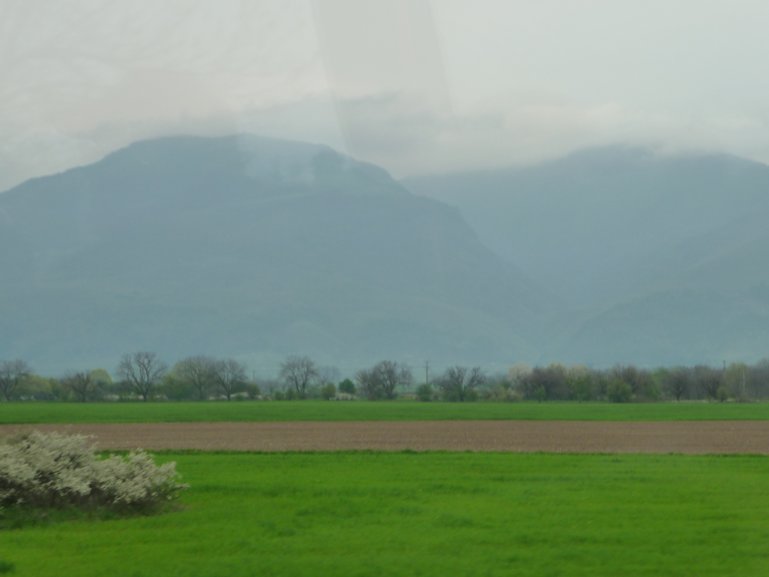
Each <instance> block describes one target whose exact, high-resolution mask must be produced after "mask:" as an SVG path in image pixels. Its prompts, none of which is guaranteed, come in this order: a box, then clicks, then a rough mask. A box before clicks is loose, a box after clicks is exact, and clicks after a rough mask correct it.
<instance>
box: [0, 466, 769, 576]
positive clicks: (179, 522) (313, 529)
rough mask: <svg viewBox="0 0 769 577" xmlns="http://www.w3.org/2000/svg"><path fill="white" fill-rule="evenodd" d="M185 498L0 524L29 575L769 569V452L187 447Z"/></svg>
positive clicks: (5, 544) (714, 572)
mask: <svg viewBox="0 0 769 577" xmlns="http://www.w3.org/2000/svg"><path fill="white" fill-rule="evenodd" d="M161 458H162V459H174V460H176V461H177V463H178V469H179V471H180V472H181V473H182V474H183V476H184V480H185V481H187V482H188V483H190V484H191V488H190V489H189V490H188V491H187V492H186V494H185V495H184V496H183V498H182V503H183V509H182V510H180V511H176V512H172V513H167V514H163V515H159V516H155V517H139V518H128V519H118V520H107V521H70V522H61V523H56V524H51V525H48V526H38V527H27V528H23V529H16V530H6V531H2V532H0V560H4V561H5V562H7V563H12V564H13V565H14V570H13V573H12V574H13V575H14V576H15V577H16V576H18V577H49V576H50V577H54V576H55V577H67V576H73V577H89V576H94V577H96V576H98V577H102V576H104V575H111V576H115V577H121V576H125V577H149V576H153V577H154V576H157V577H174V576H178V577H204V576H205V577H221V576H228V577H238V576H244V577H245V576H253V575H260V576H261V575H264V576H267V575H270V576H305V575H312V576H323V575H328V576H335V577H336V576H353V575H354V576H361V577H362V576H369V575H370V576H372V577H374V576H377V577H379V576H398V577H401V576H404V575H422V576H429V575H436V576H440V577H445V576H447V575H451V576H455V575H456V576H471V575H477V576H494V575H500V576H502V575H504V576H509V575H516V576H529V575H530V576H538V577H542V576H556V575H563V576H569V577H578V576H590V577H601V576H607V577H609V576H611V577H616V576H619V575H622V576H623V577H632V576H641V575H643V576H650V577H652V576H653V577H659V576H662V575H664V576H666V577H676V576H681V577H684V576H686V577H691V576H697V577H706V576H712V577H725V576H731V575H734V576H741V577H751V576H765V575H767V574H768V573H769V565H767V560H768V559H769V523H767V519H768V518H769V492H768V491H767V490H766V484H767V478H769V458H766V457H748V456H744V457H743V456H739V457H712V456H710V457H702V456H696V457H695V456H690V457H683V456H669V455H664V456H607V455H588V456H584V455H582V456H576V455H548V454H528V455H527V454H499V453H491V454H488V453H487V454H474V453H424V454H412V453H390V454H386V453H314V454H313V453H304V454H302V453H291V454H254V453H240V454H234V453H186V454H180V455H171V454H169V455H162V456H161Z"/></svg>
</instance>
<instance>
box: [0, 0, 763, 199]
mask: <svg viewBox="0 0 769 577" xmlns="http://www.w3.org/2000/svg"><path fill="white" fill-rule="evenodd" d="M767 31H769V2H767V1H766V0H644V1H640V0H526V1H524V0H473V1H470V0H435V1H433V2H429V1H427V0H381V1H380V0H318V1H311V0H270V1H255V0H240V1H238V0H229V1H228V0H163V1H162V2H158V1H157V0H131V1H126V0H112V1H110V0H58V1H56V2H51V1H50V0H0V135H2V140H0V189H5V188H7V187H9V186H11V185H13V184H16V183H18V182H20V181H22V180H24V179H26V178H29V177H31V176H35V175H40V174H46V173H50V172H55V171H59V170H62V169H65V168H68V167H70V166H73V165H77V164H84V163H87V162H91V161H94V160H96V159H98V158H100V157H101V156H103V155H104V154H105V153H107V152H109V151H110V150H113V149H115V148H118V147H120V146H123V145H125V144H127V143H129V142H131V141H134V140H137V139H140V138H146V137H151V136H157V135H161V134H169V133H175V134H178V133H191V134H223V133H232V132H243V131H250V132H259V133H263V134H268V135H273V136H285V137H289V138H297V139H303V140H310V141H317V142H326V143H328V144H331V145H332V146H334V147H336V148H338V149H340V150H341V151H343V152H347V153H349V154H352V155H353V156H356V157H358V158H361V159H365V160H370V161H372V162H377V163H380V164H382V165H383V166H385V167H386V168H388V169H390V170H391V172H393V174H394V175H396V176H403V175H408V174H417V173H422V172H435V171H444V170H452V169H460V168H467V167H475V166H492V165H502V164H509V163H527V162H532V161H536V160H540V159H543V158H547V157H552V156H557V155H560V154H562V153H564V152H567V151H569V150H572V149H575V148H579V147H583V146H590V145H597V144H606V143H613V142H629V143H641V144H650V145H654V146H656V147H659V148H661V149H663V150H681V149H692V148H693V149H707V150H721V151H726V152H731V153H734V154H738V155H742V156H747V157H750V158H753V159H756V160H760V161H764V162H769V75H767V73H766V71H767V70H768V69H769V62H768V61H769V33H767Z"/></svg>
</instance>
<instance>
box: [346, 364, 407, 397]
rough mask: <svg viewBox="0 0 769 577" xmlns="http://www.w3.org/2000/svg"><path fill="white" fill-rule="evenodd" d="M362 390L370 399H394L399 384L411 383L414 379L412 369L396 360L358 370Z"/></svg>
mask: <svg viewBox="0 0 769 577" xmlns="http://www.w3.org/2000/svg"><path fill="white" fill-rule="evenodd" d="M355 378H356V380H357V381H358V384H359V385H360V390H361V392H362V393H363V394H364V395H366V397H367V398H368V399H369V400H372V401H376V400H380V399H394V398H395V397H396V396H397V388H398V386H399V385H404V386H405V385H409V384H411V381H412V379H413V377H412V374H411V370H410V369H409V368H408V367H407V366H405V365H400V364H398V363H396V362H394V361H381V362H379V363H377V364H376V365H374V366H373V367H371V368H370V369H364V370H362V371H358V373H357V374H356V375H355Z"/></svg>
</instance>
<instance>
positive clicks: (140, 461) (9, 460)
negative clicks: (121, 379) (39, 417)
mask: <svg viewBox="0 0 769 577" xmlns="http://www.w3.org/2000/svg"><path fill="white" fill-rule="evenodd" d="M184 488H186V485H184V484H181V483H179V482H178V474H177V472H176V464H175V463H173V462H172V463H165V464H163V465H156V464H155V462H154V460H153V459H152V457H151V456H150V455H149V454H147V453H146V452H144V451H141V450H137V451H132V452H130V453H128V454H127V455H110V456H108V457H106V458H102V457H100V455H99V454H98V453H97V452H96V451H95V449H94V446H93V441H92V440H91V439H90V438H89V437H85V436H83V435H63V434H59V433H42V432H39V431H33V432H31V433H27V434H24V435H21V436H19V437H16V438H13V439H10V440H8V441H6V442H5V443H0V506H14V507H30V508H37V509H39V508H65V507H76V508H82V509H90V508H108V509H115V510H147V509H152V508H155V507H159V506H161V505H163V504H164V503H167V502H169V501H171V500H173V499H175V498H176V497H177V496H178V495H179V492H180V491H181V490H182V489H184Z"/></svg>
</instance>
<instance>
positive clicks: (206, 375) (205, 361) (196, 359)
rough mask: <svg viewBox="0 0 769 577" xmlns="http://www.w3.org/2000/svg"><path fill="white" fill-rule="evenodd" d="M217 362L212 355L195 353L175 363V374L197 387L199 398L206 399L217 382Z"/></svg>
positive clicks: (194, 387)
mask: <svg viewBox="0 0 769 577" xmlns="http://www.w3.org/2000/svg"><path fill="white" fill-rule="evenodd" d="M216 363H217V361H216V360H214V359H212V358H211V357H207V356H204V355H195V356H193V357H187V358H186V359H182V360H181V361H179V362H178V363H176V365H174V369H173V372H172V374H173V376H174V377H176V378H177V379H179V380H180V381H181V382H182V383H184V384H185V385H189V386H191V387H192V388H193V389H195V392H196V394H197V397H198V399H200V400H201V401H202V400H205V399H207V398H208V395H209V393H210V392H211V390H212V389H213V388H214V386H215V384H216Z"/></svg>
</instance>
